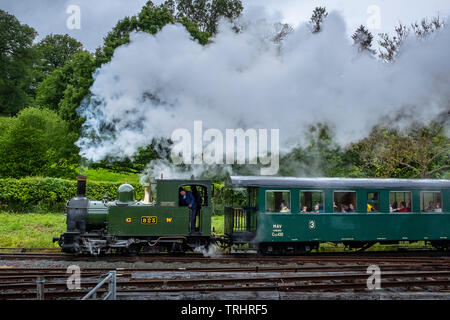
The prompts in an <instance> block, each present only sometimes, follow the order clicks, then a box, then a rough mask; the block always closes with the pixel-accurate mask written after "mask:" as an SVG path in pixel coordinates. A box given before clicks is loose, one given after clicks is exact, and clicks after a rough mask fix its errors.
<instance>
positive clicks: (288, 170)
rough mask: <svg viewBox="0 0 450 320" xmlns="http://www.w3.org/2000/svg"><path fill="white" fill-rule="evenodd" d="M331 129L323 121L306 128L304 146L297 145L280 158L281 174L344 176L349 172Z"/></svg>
mask: <svg viewBox="0 0 450 320" xmlns="http://www.w3.org/2000/svg"><path fill="white" fill-rule="evenodd" d="M333 135H334V134H333V130H332V129H331V128H330V127H329V126H328V125H327V124H324V123H319V124H317V125H311V126H309V127H308V129H307V130H306V141H307V144H306V146H305V147H297V148H295V149H293V150H292V151H291V152H289V153H288V154H285V155H283V156H282V157H281V159H280V174H281V175H283V176H299V175H301V176H331V177H333V176H345V175H347V173H348V172H349V170H347V163H345V162H344V160H343V155H344V154H343V152H342V150H341V147H340V146H339V145H338V144H337V143H336V142H335V141H333Z"/></svg>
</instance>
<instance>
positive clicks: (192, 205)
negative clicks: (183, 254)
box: [180, 188, 197, 232]
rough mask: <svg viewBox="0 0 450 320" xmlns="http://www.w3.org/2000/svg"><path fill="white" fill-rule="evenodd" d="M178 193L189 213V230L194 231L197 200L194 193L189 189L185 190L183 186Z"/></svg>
mask: <svg viewBox="0 0 450 320" xmlns="http://www.w3.org/2000/svg"><path fill="white" fill-rule="evenodd" d="M180 195H181V197H182V198H183V201H184V203H185V204H186V205H187V206H188V207H189V211H190V213H191V217H190V218H191V232H195V231H196V230H195V219H196V218H197V202H196V201H195V198H194V195H193V194H192V192H190V191H186V190H184V189H183V188H181V189H180Z"/></svg>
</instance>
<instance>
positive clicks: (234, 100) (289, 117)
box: [77, 12, 450, 175]
mask: <svg viewBox="0 0 450 320" xmlns="http://www.w3.org/2000/svg"><path fill="white" fill-rule="evenodd" d="M241 24H242V25H243V26H244V28H243V30H242V32H240V33H236V32H234V31H233V30H232V28H231V25H229V24H227V23H226V22H223V23H222V24H221V26H220V32H219V33H218V34H217V36H216V37H215V38H214V39H212V42H211V43H210V44H208V45H206V46H202V45H200V44H199V43H197V42H196V41H194V40H192V39H191V36H190V34H189V33H188V32H187V31H186V29H185V28H184V27H183V26H181V25H178V24H175V25H167V26H166V27H164V28H163V29H162V30H161V31H160V32H158V33H157V34H156V35H150V34H147V33H134V34H132V35H131V42H130V43H129V44H127V45H123V46H121V47H119V48H117V49H116V51H115V53H114V57H113V59H112V61H111V62H110V63H108V64H105V65H103V66H102V67H101V68H100V69H99V70H97V72H96V75H95V82H94V84H93V86H92V88H91V92H92V97H91V98H90V99H89V100H87V101H85V103H84V104H83V105H82V106H81V107H80V109H79V110H80V114H81V115H82V116H83V117H85V118H86V122H85V124H84V126H83V134H82V136H81V138H80V139H79V141H78V142H77V144H78V146H79V147H80V148H81V155H82V156H83V157H85V158H87V159H89V160H93V161H98V160H101V159H103V158H104V157H106V156H110V157H118V158H120V157H125V156H132V155H133V154H134V153H135V152H136V151H137V149H138V148H139V147H143V146H146V145H149V144H150V143H151V141H152V139H154V138H161V137H165V138H170V136H171V134H172V132H173V131H174V130H175V129H177V128H186V129H188V130H190V131H191V132H193V131H192V129H193V123H194V121H195V120H202V121H203V126H204V129H205V130H206V129H207V128H216V129H219V130H222V131H223V132H225V129H227V128H230V129H234V128H243V129H248V128H254V129H259V128H264V129H280V147H281V149H282V151H285V152H286V151H289V150H290V149H291V148H293V147H294V146H296V145H298V144H299V143H302V141H303V140H302V139H303V133H304V130H305V128H307V126H308V125H311V124H315V123H319V122H322V123H323V122H328V123H330V125H331V126H332V127H334V128H335V129H336V137H335V139H336V141H337V142H339V143H340V144H342V145H346V144H348V143H350V142H354V141H357V140H359V139H361V138H363V137H365V136H366V135H367V134H368V133H369V132H370V129H371V128H372V127H373V126H374V125H376V124H382V125H391V126H393V125H400V126H401V125H403V124H402V123H391V122H390V120H389V119H391V117H392V116H393V115H397V114H399V113H402V114H404V115H405V116H408V117H410V119H414V120H415V121H427V120H429V119H431V118H432V117H435V116H436V115H437V114H439V113H440V112H442V111H443V110H444V109H445V107H448V102H449V101H450V90H449V88H450V83H449V80H450V59H449V57H450V29H449V28H444V29H443V30H441V31H439V32H436V33H435V34H433V35H432V36H431V37H429V38H428V39H426V40H417V39H415V38H414V37H409V38H408V39H407V40H406V42H405V43H404V45H403V48H402V54H401V55H400V56H399V57H398V59H397V60H396V61H395V63H391V64H387V63H383V62H381V61H380V60H378V59H376V58H374V57H371V56H368V55H365V54H360V53H358V50H357V49H356V48H355V47H354V46H353V45H352V43H351V41H350V40H351V39H349V38H348V35H347V32H346V24H345V22H344V20H343V18H342V17H341V16H340V15H339V14H338V13H336V12H331V13H330V14H329V16H328V18H327V19H326V21H325V22H324V25H323V28H322V31H321V32H319V33H317V34H312V33H311V32H310V29H309V27H308V26H307V24H303V25H299V26H298V27H297V28H295V29H294V30H293V31H292V32H291V33H290V34H289V35H288V36H286V38H285V39H284V40H282V41H281V42H280V43H274V42H273V41H272V39H273V36H274V34H275V32H276V31H275V30H276V28H275V27H274V24H273V23H272V22H269V20H267V19H263V18H261V17H257V18H255V17H254V16H252V17H251V18H250V17H243V18H242V21H241ZM167 165H168V164H167V163H164V162H158V163H155V164H152V165H151V166H150V169H151V170H150V171H158V170H162V171H163V170H164V168H166V166H167ZM166 169H167V168H166ZM156 174H157V175H159V173H156ZM174 174H175V173H174Z"/></svg>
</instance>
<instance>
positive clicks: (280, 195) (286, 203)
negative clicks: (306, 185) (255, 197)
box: [266, 191, 291, 213]
mask: <svg viewBox="0 0 450 320" xmlns="http://www.w3.org/2000/svg"><path fill="white" fill-rule="evenodd" d="M266 211H268V212H284V213H289V212H291V192H290V191H266Z"/></svg>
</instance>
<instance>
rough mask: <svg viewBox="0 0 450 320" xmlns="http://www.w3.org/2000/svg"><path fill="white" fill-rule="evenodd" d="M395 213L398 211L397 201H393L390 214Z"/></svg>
mask: <svg viewBox="0 0 450 320" xmlns="http://www.w3.org/2000/svg"><path fill="white" fill-rule="evenodd" d="M397 211H398V204H397V201H395V202H394V203H393V204H392V211H391V212H397Z"/></svg>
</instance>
